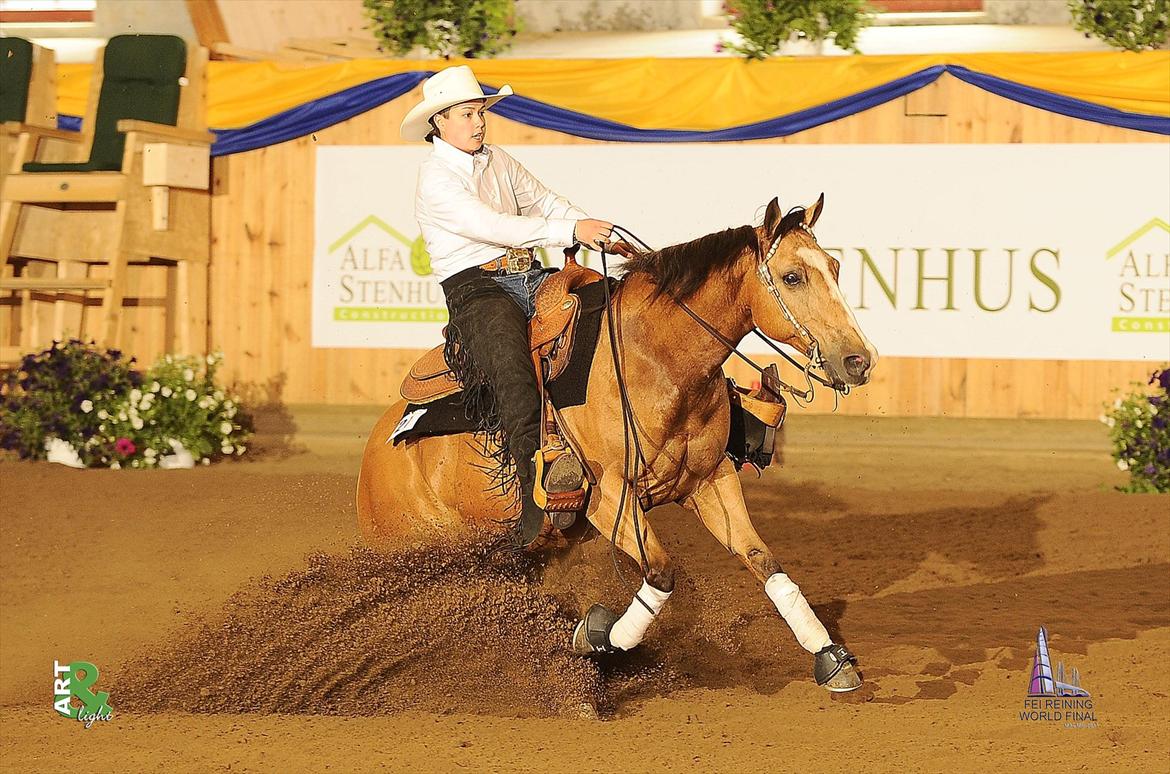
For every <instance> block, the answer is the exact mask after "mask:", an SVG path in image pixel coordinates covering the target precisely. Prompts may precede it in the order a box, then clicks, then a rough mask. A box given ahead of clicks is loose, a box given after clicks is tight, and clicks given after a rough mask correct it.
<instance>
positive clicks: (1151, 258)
mask: <svg viewBox="0 0 1170 774" xmlns="http://www.w3.org/2000/svg"><path fill="white" fill-rule="evenodd" d="M1105 259H1106V260H1107V261H1109V263H1110V264H1111V268H1112V269H1113V271H1114V276H1115V277H1116V278H1117V283H1118V284H1117V298H1116V306H1115V308H1114V311H1115V314H1114V315H1113V318H1112V320H1111V321H1110V327H1111V330H1113V331H1114V332H1115V333H1170V223H1167V222H1166V221H1165V220H1163V219H1162V218H1151V219H1150V220H1149V221H1147V222H1146V223H1145V224H1144V225H1142V226H1141V228H1139V229H1137V230H1136V231H1134V232H1133V233H1132V234H1130V235H1129V236H1127V237H1126V238H1125V239H1122V240H1121V241H1120V242H1118V243H1117V244H1116V245H1114V246H1113V247H1111V248H1110V249H1109V251H1108V252H1107V253H1105Z"/></svg>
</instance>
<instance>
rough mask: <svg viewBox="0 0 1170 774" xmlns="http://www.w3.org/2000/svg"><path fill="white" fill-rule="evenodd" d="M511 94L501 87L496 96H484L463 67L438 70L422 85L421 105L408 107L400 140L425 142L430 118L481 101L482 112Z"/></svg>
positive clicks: (509, 87)
mask: <svg viewBox="0 0 1170 774" xmlns="http://www.w3.org/2000/svg"><path fill="white" fill-rule="evenodd" d="M511 93H512V87H511V86H509V85H507V84H504V85H503V86H501V87H500V91H499V93H498V94H495V95H493V96H491V97H489V96H487V95H486V94H484V93H483V89H481V88H480V86H479V81H477V80H476V79H475V74H474V73H472V72H471V68H470V67H468V66H467V65H458V66H457V67H448V68H446V69H445V70H440V71H439V72H437V73H435V74H434V75H432V76H431V77H430V78H427V79H426V81H424V82H423V100H422V102H420V103H418V104H417V105H415V106H414V107H412V108H411V109H410V112H409V113H407V114H406V118H404V119H402V129H401V130H400V131H401V132H402V139H404V140H416V141H417V140H423V139H426V136H427V132H429V131H431V125H430V120H431V116H433V115H434V114H435V113H438V112H440V111H442V110H446V109H447V108H449V107H451V106H452V105H458V104H459V103H461V102H470V101H471V100H473V99H482V100H483V101H484V108H485V109H486V108H490V107H491V106H492V105H494V104H496V103H497V102H499V101H500V100H502V99H503V98H504V97H507V96H508V95H509V94H511Z"/></svg>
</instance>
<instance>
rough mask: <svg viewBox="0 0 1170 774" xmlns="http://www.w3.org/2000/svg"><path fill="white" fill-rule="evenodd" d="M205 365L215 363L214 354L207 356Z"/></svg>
mask: <svg viewBox="0 0 1170 774" xmlns="http://www.w3.org/2000/svg"><path fill="white" fill-rule="evenodd" d="M207 365H215V356H214V355H208V356H207Z"/></svg>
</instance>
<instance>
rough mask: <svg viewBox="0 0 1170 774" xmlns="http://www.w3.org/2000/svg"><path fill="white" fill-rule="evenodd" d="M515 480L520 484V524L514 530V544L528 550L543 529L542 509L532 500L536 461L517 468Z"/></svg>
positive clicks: (530, 461)
mask: <svg viewBox="0 0 1170 774" xmlns="http://www.w3.org/2000/svg"><path fill="white" fill-rule="evenodd" d="M516 478H517V479H518V480H519V483H520V523H519V525H518V526H517V530H516V542H517V543H518V544H519V545H520V547H521V548H529V547H531V546H532V544H533V543H535V542H536V539H537V538H538V537H540V533H541V530H543V529H544V509H542V508H541V507H540V506H539V505H537V504H536V500H534V499H533V498H532V489H533V485H534V483H535V481H536V461H535V460H529V461H528V464H526V465H523V466H521V467H520V468H518V469H517V471H516Z"/></svg>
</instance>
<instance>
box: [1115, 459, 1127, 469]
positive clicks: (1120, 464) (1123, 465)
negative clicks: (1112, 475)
mask: <svg viewBox="0 0 1170 774" xmlns="http://www.w3.org/2000/svg"><path fill="white" fill-rule="evenodd" d="M1117 469H1118V470H1129V465H1127V464H1126V462H1125V460H1118V461H1117Z"/></svg>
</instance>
